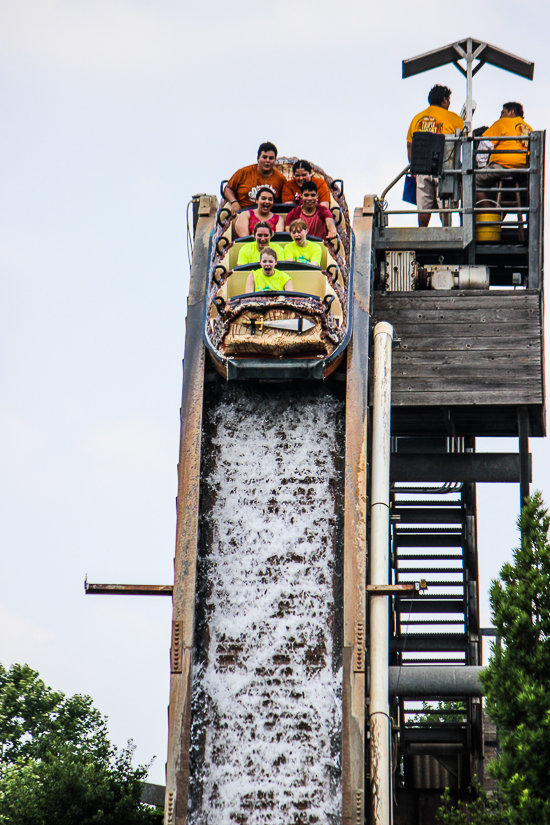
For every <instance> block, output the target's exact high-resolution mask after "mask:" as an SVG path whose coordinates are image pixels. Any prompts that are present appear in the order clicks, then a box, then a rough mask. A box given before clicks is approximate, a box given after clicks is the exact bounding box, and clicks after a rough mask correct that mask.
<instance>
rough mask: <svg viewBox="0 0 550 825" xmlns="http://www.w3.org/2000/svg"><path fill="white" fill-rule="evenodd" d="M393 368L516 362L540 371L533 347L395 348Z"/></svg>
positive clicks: (470, 365)
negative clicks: (516, 348)
mask: <svg viewBox="0 0 550 825" xmlns="http://www.w3.org/2000/svg"><path fill="white" fill-rule="evenodd" d="M392 364H393V369H398V368H399V367H400V366H405V365H408V364H430V365H436V364H441V365H460V364H464V365H466V366H468V367H473V366H474V365H475V366H477V365H480V366H483V365H485V364H494V365H495V368H497V369H501V368H504V367H505V366H506V367H508V366H509V365H516V364H522V365H523V364H536V365H537V366H538V369H539V371H540V362H539V360H538V353H537V351H536V349H535V348H534V347H532V348H531V349H518V350H500V351H498V352H492V351H491V350H490V349H479V350H478V349H474V348H473V347H471V348H468V349H464V350H449V351H447V350H435V351H434V350H414V349H409V350H401V349H399V348H396V349H395V350H394V351H393V359H392Z"/></svg>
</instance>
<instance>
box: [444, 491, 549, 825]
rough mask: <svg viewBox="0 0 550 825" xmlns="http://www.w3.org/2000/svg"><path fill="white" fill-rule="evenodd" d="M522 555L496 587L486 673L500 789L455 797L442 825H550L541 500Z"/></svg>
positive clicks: (531, 507) (524, 526) (545, 519)
mask: <svg viewBox="0 0 550 825" xmlns="http://www.w3.org/2000/svg"><path fill="white" fill-rule="evenodd" d="M518 526H519V528H520V531H521V544H520V547H518V548H516V549H515V550H514V551H513V561H512V562H511V563H507V564H505V565H504V566H503V568H502V570H501V571H500V580H494V581H493V583H492V585H491V591H490V601H491V607H492V611H493V625H494V627H495V628H496V633H497V636H499V637H500V639H501V641H502V646H501V645H494V646H493V650H492V655H491V659H490V661H489V665H488V667H487V668H486V669H485V671H484V672H483V673H482V681H483V686H484V690H485V697H486V709H487V711H488V713H489V715H490V716H491V718H492V719H493V721H494V722H496V724H497V726H498V732H499V745H500V755H499V756H498V757H497V758H496V759H495V760H493V762H491V763H490V764H489V765H488V772H489V773H490V774H492V775H493V776H494V777H495V778H496V779H497V780H498V783H499V790H498V792H497V793H496V794H495V795H494V796H492V797H490V796H489V795H488V794H487V793H485V792H484V791H483V790H482V789H480V788H477V799H476V800H475V801H474V802H472V803H469V804H462V805H458V806H455V807H453V806H452V804H451V800H450V795H449V793H448V791H447V792H446V794H445V796H444V799H443V806H442V807H441V808H440V810H439V812H438V823H439V825H466V824H468V825H486V824H487V825H501V823H505V822H506V823H507V825H508V823H509V825H550V543H549V537H548V530H549V528H550V516H549V515H548V510H547V509H546V508H545V507H544V505H543V502H542V498H541V495H540V493H535V495H534V496H533V497H532V498H529V499H527V500H526V503H525V507H524V508H523V509H522V511H521V515H520V518H519V520H518Z"/></svg>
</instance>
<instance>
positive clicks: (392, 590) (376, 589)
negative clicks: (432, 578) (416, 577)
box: [367, 579, 428, 596]
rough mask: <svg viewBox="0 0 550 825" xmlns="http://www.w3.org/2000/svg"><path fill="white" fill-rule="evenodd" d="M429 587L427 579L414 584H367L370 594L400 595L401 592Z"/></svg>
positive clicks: (418, 590)
mask: <svg viewBox="0 0 550 825" xmlns="http://www.w3.org/2000/svg"><path fill="white" fill-rule="evenodd" d="M427 589H428V585H427V584H426V580H425V579H420V581H419V582H412V584H367V594H368V595H370V596H398V595H399V594H400V593H411V592H412V593H417V592H420V591H421V590H427Z"/></svg>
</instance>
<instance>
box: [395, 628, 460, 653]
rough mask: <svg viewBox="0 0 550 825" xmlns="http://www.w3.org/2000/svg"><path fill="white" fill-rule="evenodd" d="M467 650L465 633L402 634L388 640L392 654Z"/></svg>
mask: <svg viewBox="0 0 550 825" xmlns="http://www.w3.org/2000/svg"><path fill="white" fill-rule="evenodd" d="M467 650H468V637H467V635H466V634H465V633H402V634H401V635H400V636H398V637H394V638H393V639H390V651H391V652H392V653H397V652H401V653H404V652H408V651H410V652H411V653H413V652H414V653H438V652H439V651H441V652H442V653H447V652H451V651H461V652H466V651H467Z"/></svg>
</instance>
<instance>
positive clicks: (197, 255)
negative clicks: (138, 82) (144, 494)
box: [164, 195, 218, 825]
mask: <svg viewBox="0 0 550 825" xmlns="http://www.w3.org/2000/svg"><path fill="white" fill-rule="evenodd" d="M217 206H218V201H217V199H216V198H215V197H213V196H207V195H203V196H201V197H200V199H199V206H198V221H197V227H196V232H195V247H194V252H193V264H192V267H191V282H190V285H189V298H188V306H187V321H186V332H185V368H184V372H183V392H182V404H181V431H180V455H179V464H178V497H177V500H176V508H177V523H176V554H175V558H174V589H173V597H172V647H171V651H170V654H171V655H170V659H171V668H170V669H171V676H170V706H169V708H168V757H167V760H166V797H165V805H164V825H185V823H186V822H187V797H188V784H189V739H190V726H191V688H192V665H193V636H194V620H195V569H196V561H197V531H198V516H199V492H200V460H201V434H202V403H203V388H204V344H203V342H202V324H203V307H204V293H205V289H206V281H207V279H206V273H207V271H208V249H209V242H210V234H211V232H212V227H213V225H214V221H215V218H216V210H217Z"/></svg>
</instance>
